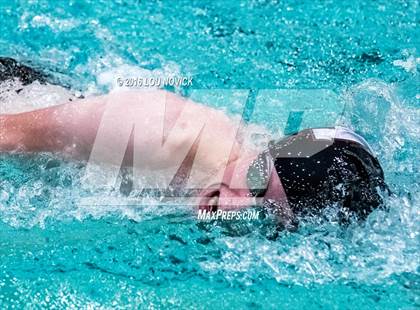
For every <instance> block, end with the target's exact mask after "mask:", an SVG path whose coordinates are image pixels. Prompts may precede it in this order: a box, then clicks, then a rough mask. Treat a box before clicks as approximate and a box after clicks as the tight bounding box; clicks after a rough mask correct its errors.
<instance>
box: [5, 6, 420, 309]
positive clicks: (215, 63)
mask: <svg viewBox="0 0 420 310" xmlns="http://www.w3.org/2000/svg"><path fill="white" fill-rule="evenodd" d="M277 2H278V1H272V2H271V1H250V2H243V3H239V2H234V1H231V2H227V1H226V2H225V1H223V2H222V1H220V2H219V1H207V2H204V1H176V2H172V3H163V2H160V1H159V2H155V3H145V2H144V1H113V2H112V3H111V1H100V0H96V1H6V0H0V12H1V17H2V18H0V29H1V33H0V55H2V56H9V57H14V58H18V59H21V60H24V61H27V62H30V63H32V65H34V66H36V67H40V68H44V70H47V71H48V72H50V73H51V75H52V77H53V78H54V79H55V80H56V81H58V82H59V83H61V84H65V85H68V86H70V87H71V88H72V90H74V91H78V92H81V93H83V94H85V95H86V96H90V95H95V94H100V93H106V92H108V91H109V90H111V89H112V83H110V80H109V79H108V78H107V77H108V76H109V75H110V74H111V75H112V74H113V73H118V74H120V73H121V72H127V71H128V72H132V73H134V74H138V73H142V74H143V73H145V72H153V73H156V74H166V73H170V74H182V75H190V76H192V77H193V85H192V86H190V87H187V88H179V89H173V91H176V92H180V93H182V94H184V95H189V94H191V93H192V92H193V90H194V89H202V88H204V89H216V88H219V89H220V88H223V89H252V90H253V91H254V92H258V90H260V89H271V90H273V89H297V90H308V89H324V90H325V89H327V90H328V91H331V92H332V93H333V94H335V95H336V97H337V101H334V102H335V103H336V104H332V103H331V101H328V102H327V103H326V101H325V100H323V99H322V98H321V97H322V96H321V97H317V96H311V95H306V97H307V100H308V101H307V102H308V104H307V105H306V107H305V109H306V110H308V109H309V111H306V112H308V115H309V117H308V118H307V120H309V121H308V122H309V124H306V125H308V126H310V125H312V126H314V125H319V124H323V125H325V124H336V123H341V124H346V125H348V126H351V127H353V128H354V129H355V130H357V131H358V132H360V133H361V134H362V135H364V136H365V137H366V138H367V139H368V141H369V142H370V143H371V144H372V147H373V148H374V150H375V151H376V152H377V153H378V155H379V158H380V161H381V163H382V165H383V167H384V170H385V175H386V179H387V182H388V183H389V185H390V187H391V189H392V191H393V192H394V195H393V196H392V197H390V198H389V199H387V201H386V205H387V210H377V211H375V212H374V213H372V214H371V215H370V217H369V218H368V220H367V221H366V222H365V223H352V224H351V225H350V226H349V227H348V228H342V227H340V226H339V225H338V224H337V223H336V222H335V221H334V215H333V214H332V213H333V212H332V213H331V214H330V213H328V212H329V211H326V214H325V216H324V217H323V218H318V219H308V220H306V221H303V222H302V224H301V227H300V229H299V231H298V232H297V233H287V232H280V233H276V231H275V228H274V226H273V225H272V223H270V222H269V221H266V220H261V221H257V222H251V223H248V222H247V223H235V222H233V223H228V224H226V223H224V224H220V223H210V224H209V223H207V224H203V223H201V224H200V223H198V222H197V220H196V218H195V217H194V215H192V214H190V213H189V212H187V211H185V210H184V209H182V208H169V209H165V208H162V207H159V206H158V205H156V202H155V201H154V200H153V199H152V198H150V200H146V201H145V203H144V206H142V207H129V206H126V207H121V208H107V209H104V208H97V207H94V206H90V207H89V206H86V205H84V206H80V205H79V204H78V203H77V201H78V199H79V198H80V197H87V196H89V195H90V194H92V193H91V192H89V191H87V190H86V189H84V188H83V187H82V186H80V184H81V181H80V180H81V176H82V174H83V165H82V164H79V163H74V162H65V161H62V160H58V159H56V158H54V157H52V156H51V155H48V154H40V155H37V156H35V155H32V156H25V155H5V154H3V155H1V156H2V157H1V161H0V308H2V309H4V308H15V309H20V308H26V309H33V308H54V307H55V308H63V307H69V308H104V309H109V308H114V307H115V308H124V309H125V308H137V307H140V308H152V309H153V308H192V309H195V308H199V309H211V308H219V309H220V308H222V307H223V308H234V307H237V308H250V309H279V308H305V309H306V308H327V309H330V308H332V309H334V308H340V309H342V308H370V309H373V308H374V309H384V308H391V309H397V308H399V309H414V308H416V307H418V306H419V303H420V299H419V296H420V295H419V290H420V277H419V256H418V252H419V227H420V219H419V212H420V205H419V198H420V197H419V193H420V192H419V186H418V180H419V166H418V161H419V156H418V150H419V137H420V132H419V128H420V126H419V119H420V118H419V114H420V112H419V111H420V110H419V100H420V99H419V98H420V94H419V87H418V86H419V70H418V64H419V62H420V60H419V57H420V56H419V52H418V49H419V47H420V45H419V41H418V38H419V37H420V33H419V30H418V24H419V15H418V2H417V1H394V2H392V3H391V2H390V1H340V2H338V1H337V2H333V1H327V2H324V1H299V2H297V3H295V2H294V1H290V2H289V1H282V2H281V3H280V2H279V3H277ZM292 97H293V96H292ZM202 99H203V98H202ZM219 99H220V98H219ZM302 100H303V99H301V100H300V101H299V102H300V103H299V104H301V105H305V104H306V103H302V102H301V101H302ZM203 101H204V103H206V104H210V105H214V106H217V107H219V108H224V109H225V110H227V111H228V112H235V107H234V106H233V105H229V102H228V100H223V98H221V99H220V100H219V101H212V100H207V102H206V99H205V98H204V99H203ZM226 101H227V102H226ZM264 104H265V106H264V109H263V110H264V112H265V113H262V114H258V115H257V116H256V119H255V120H256V121H257V122H259V123H260V124H265V125H266V126H268V127H269V128H270V129H274V128H275V127H276V122H275V121H274V120H275V119H276V116H278V115H281V113H283V112H281V111H279V110H280V109H279V106H278V103H276V102H275V100H274V101H270V100H266V101H264ZM311 106H316V107H322V109H323V113H315V112H313V111H312V112H311V111H310V107H311ZM306 112H305V113H306ZM282 119H284V117H283V118H282ZM286 120H287V118H286ZM283 127H284V126H283ZM283 129H284V128H283ZM112 195H114V197H117V198H118V199H120V200H121V202H124V200H125V199H127V198H126V197H125V196H124V195H123V194H121V193H118V192H114V193H112Z"/></svg>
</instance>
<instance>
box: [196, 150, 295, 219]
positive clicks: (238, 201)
mask: <svg viewBox="0 0 420 310" xmlns="http://www.w3.org/2000/svg"><path fill="white" fill-rule="evenodd" d="M255 159H256V155H253V156H250V157H248V158H245V159H242V160H240V161H238V162H235V163H233V164H229V165H228V166H227V168H226V171H225V175H224V182H222V183H221V184H216V185H214V186H210V187H209V188H207V189H205V190H203V191H202V192H201V197H202V198H201V200H200V203H199V206H200V209H203V210H208V211H214V210H217V209H224V210H227V209H242V208H246V207H249V206H252V205H260V204H262V203H263V202H264V201H266V200H272V201H278V202H285V203H287V200H286V194H285V191H284V189H283V186H282V184H281V181H280V178H279V176H278V174H277V173H276V171H275V169H270V170H269V171H268V178H267V179H266V180H267V182H266V184H264V185H262V188H260V189H259V190H260V192H261V193H262V194H261V195H259V196H258V197H257V199H255V195H253V194H252V190H251V189H250V187H249V182H248V179H247V178H248V170H249V167H250V165H251V164H252V163H253V162H254V161H255ZM233 175H234V178H235V180H236V182H237V183H236V184H235V185H233V184H232V183H233V182H230V181H231V180H232V176H233Z"/></svg>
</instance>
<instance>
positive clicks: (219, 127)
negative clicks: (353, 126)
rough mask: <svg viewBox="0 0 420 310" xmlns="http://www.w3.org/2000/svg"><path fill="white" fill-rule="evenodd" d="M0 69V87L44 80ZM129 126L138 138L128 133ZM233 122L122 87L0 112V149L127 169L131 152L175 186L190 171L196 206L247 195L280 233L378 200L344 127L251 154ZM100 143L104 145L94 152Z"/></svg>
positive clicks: (361, 212) (365, 161)
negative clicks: (333, 207)
mask: <svg viewBox="0 0 420 310" xmlns="http://www.w3.org/2000/svg"><path fill="white" fill-rule="evenodd" d="M4 63H5V62H4V61H3V67H1V62H0V69H2V70H0V83H1V82H2V80H3V81H4V80H8V79H11V78H15V79H19V80H21V81H22V82H25V83H30V82H32V81H34V80H38V81H40V82H42V83H45V77H44V75H42V74H41V73H39V72H37V71H35V70H33V69H31V68H29V67H26V66H24V65H21V64H18V63H16V62H13V60H9V63H8V66H5V65H4ZM110 107H113V108H111V110H112V113H111V114H109V111H110V110H109V109H110ZM162 111H164V124H163V125H162V124H161V123H162V122H161V120H162V115H163V114H162ZM109 115H111V116H109ZM104 119H108V121H107V122H106V125H107V126H104V125H103V124H104ZM133 120H134V122H135V120H137V122H135V125H136V132H140V134H138V135H135V137H133V134H132V133H133V132H132V131H131V130H132V128H133V126H132V124H133ZM138 120H140V121H138ZM127 124H128V125H127ZM203 124H207V125H206V126H204V125H203ZM209 124H211V125H210V126H209ZM235 124H236V123H235V121H234V120H233V119H232V118H231V117H228V116H227V115H226V114H224V113H222V112H221V111H218V110H216V109H213V108H210V107H206V106H204V105H200V104H197V103H194V102H192V101H190V100H187V99H185V98H182V97H180V96H177V95H175V94H173V93H170V92H165V91H163V90H159V91H154V92H144V91H124V92H118V93H114V94H109V95H105V96H98V97H93V98H86V99H78V100H76V102H75V101H74V100H73V102H67V103H63V104H59V105H55V106H51V107H46V108H42V109H37V110H33V111H28V112H23V113H16V114H0V129H1V132H0V152H51V153H59V154H62V155H64V156H67V157H71V158H74V159H77V160H83V161H88V160H89V159H92V154H96V155H97V156H96V158H99V160H103V161H104V162H106V161H110V162H113V160H114V159H115V158H118V157H120V158H121V161H120V163H122V164H123V165H127V166H130V165H132V164H133V160H134V155H133V154H134V151H135V149H136V151H137V148H138V149H141V150H142V157H141V160H140V161H139V162H138V163H137V164H138V165H140V166H141V167H140V168H144V169H149V170H153V171H164V170H165V169H167V168H168V167H173V166H177V167H179V168H178V169H177V170H176V173H175V175H174V176H173V177H172V180H171V184H172V185H173V184H183V182H184V181H185V180H184V179H185V178H188V177H189V176H190V174H191V171H192V167H193V166H194V169H195V170H196V171H198V172H197V173H196V177H197V179H198V180H199V181H200V182H202V184H204V186H203V187H202V188H203V189H202V190H200V194H199V199H198V201H197V205H198V206H199V207H200V208H201V209H205V210H209V211H214V210H216V209H217V208H223V209H228V208H242V207H244V206H246V205H249V204H250V203H248V201H250V198H252V199H257V200H258V201H260V202H261V204H262V205H263V206H264V207H266V208H270V209H272V210H274V211H275V213H276V214H277V215H278V218H279V222H280V223H281V224H282V225H283V226H284V227H286V228H290V229H292V228H293V227H294V226H295V225H296V217H297V216H298V215H302V214H312V213H316V212H319V211H320V210H322V208H324V207H325V206H326V205H328V204H337V205H339V206H340V210H342V214H343V220H344V221H345V220H346V219H348V217H350V216H356V217H357V218H360V219H364V218H366V217H367V215H368V214H369V213H371V212H372V210H374V209H375V208H377V207H379V206H380V205H381V204H382V199H381V194H380V192H381V191H383V190H385V189H386V184H385V182H384V174H383V171H382V168H381V166H380V164H379V161H378V159H377V158H376V156H375V154H374V152H373V151H372V149H371V148H370V147H369V145H368V143H367V142H366V141H365V140H364V139H363V138H362V137H361V136H359V135H358V134H356V133H355V132H353V131H352V130H350V129H347V128H343V127H334V128H313V129H306V130H302V131H300V132H298V133H295V134H293V135H290V136H287V137H285V138H283V139H280V140H278V141H271V142H270V143H269V144H268V148H266V149H265V150H255V149H252V148H247V147H245V146H244V143H243V137H242V136H241V135H240V134H238V130H237V126H236V125H235ZM137 126H139V128H140V130H139V131H138V130H137ZM127 130H129V131H127ZM127 132H128V134H127ZM231 138H232V139H231ZM101 139H102V144H104V146H103V147H97V144H98V143H99V142H100V141H99V140H101ZM98 141H99V142H98ZM124 141H125V142H124ZM232 141H234V142H233V143H232ZM99 144H101V143H99ZM162 145H164V147H162ZM121 147H124V150H125V152H123V154H122V156H123V157H121ZM125 147H126V148H125ZM185 150H187V152H185ZM226 154H228V156H226ZM180 163H181V164H180ZM117 164H118V162H117ZM233 183H235V184H234V186H233ZM232 198H234V199H235V200H234V201H235V203H232V201H233V199H232ZM241 199H243V202H244V203H238V201H239V202H240V201H241Z"/></svg>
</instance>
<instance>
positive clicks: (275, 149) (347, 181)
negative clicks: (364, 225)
mask: <svg viewBox="0 0 420 310" xmlns="http://www.w3.org/2000/svg"><path fill="white" fill-rule="evenodd" d="M268 157H270V160H271V161H272V163H273V164H272V165H273V166H274V167H273V168H274V169H275V170H276V172H277V174H278V175H279V177H280V180H281V182H282V185H283V188H284V190H285V192H286V196H287V199H288V202H289V205H290V207H291V208H292V210H293V212H294V213H295V214H300V215H302V214H313V213H316V212H319V211H320V210H322V209H323V208H325V206H328V205H331V204H332V203H338V204H339V206H340V207H341V208H340V211H342V212H341V213H342V220H343V221H345V220H346V219H348V217H350V216H352V215H356V216H357V217H358V218H359V219H364V218H366V217H367V215H368V214H369V213H370V212H372V210H373V209H375V208H377V207H379V206H380V205H381V204H382V198H381V195H380V192H381V191H384V190H387V186H386V184H385V182H384V173H383V170H382V168H381V166H380V164H379V161H378V160H377V158H376V156H375V155H374V153H373V151H372V150H371V148H370V147H369V145H368V143H367V142H366V141H365V140H364V139H363V138H362V137H361V136H359V135H357V134H356V133H354V132H353V131H351V130H349V129H346V128H343V127H336V128H317V129H306V130H303V131H300V132H298V133H296V134H294V135H291V136H288V137H286V138H284V139H282V140H280V141H275V142H270V143H269V147H268V150H267V151H265V152H263V153H262V154H260V155H259V157H258V158H257V159H256V160H255V162H254V164H253V165H251V167H252V166H253V168H251V167H250V169H249V171H248V181H249V183H250V182H251V181H252V179H253V180H254V181H255V179H256V177H257V174H258V173H256V172H258V171H259V174H260V177H267V173H266V172H265V173H262V174H261V172H262V171H263V170H269V169H261V168H262V166H261V164H262V163H265V162H268V161H269V160H268V159H267V158H268ZM256 166H258V167H257V169H256ZM266 168H267V167H266ZM268 175H269V174H268ZM251 192H252V191H251ZM253 194H254V195H255V196H263V195H264V193H263V192H262V191H259V192H258V190H257V191H254V192H253Z"/></svg>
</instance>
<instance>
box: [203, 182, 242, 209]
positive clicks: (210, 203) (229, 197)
mask: <svg viewBox="0 0 420 310" xmlns="http://www.w3.org/2000/svg"><path fill="white" fill-rule="evenodd" d="M201 197H202V198H201V200H200V210H208V211H216V210H217V209H218V208H223V209H225V210H227V209H236V208H238V207H244V206H249V190H248V189H232V188H230V187H229V186H228V185H226V184H224V183H222V184H219V185H218V186H217V187H215V186H212V187H210V188H208V189H206V190H204V191H203V192H202V194H201Z"/></svg>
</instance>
